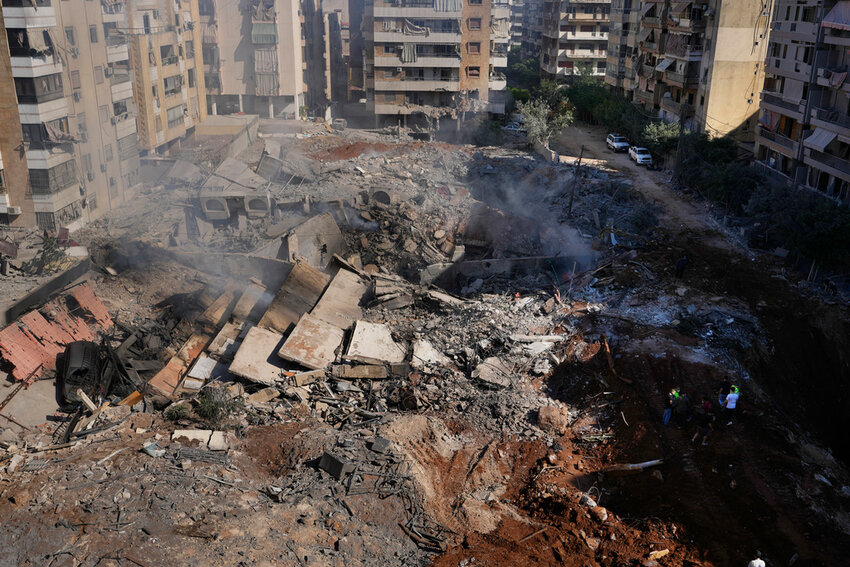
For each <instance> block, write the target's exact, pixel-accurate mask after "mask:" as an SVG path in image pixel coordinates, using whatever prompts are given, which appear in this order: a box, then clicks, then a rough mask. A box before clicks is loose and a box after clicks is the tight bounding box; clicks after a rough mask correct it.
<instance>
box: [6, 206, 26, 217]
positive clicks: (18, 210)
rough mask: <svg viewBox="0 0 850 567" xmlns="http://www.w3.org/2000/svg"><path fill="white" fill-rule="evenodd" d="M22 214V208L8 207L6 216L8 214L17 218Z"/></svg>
mask: <svg viewBox="0 0 850 567" xmlns="http://www.w3.org/2000/svg"><path fill="white" fill-rule="evenodd" d="M22 212H23V211H21V208H20V207H6V214H8V215H15V216H17V215H19V214H21V213H22Z"/></svg>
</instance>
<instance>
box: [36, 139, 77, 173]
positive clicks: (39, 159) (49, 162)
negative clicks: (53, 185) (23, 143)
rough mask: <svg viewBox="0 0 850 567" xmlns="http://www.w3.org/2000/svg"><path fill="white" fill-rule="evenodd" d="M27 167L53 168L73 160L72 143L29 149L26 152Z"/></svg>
mask: <svg viewBox="0 0 850 567" xmlns="http://www.w3.org/2000/svg"><path fill="white" fill-rule="evenodd" d="M26 156H27V167H29V168H30V169H51V168H54V167H58V166H60V165H62V164H63V163H67V162H69V161H73V159H74V148H73V147H72V146H71V143H70V142H69V143H67V144H54V145H53V146H51V147H50V148H42V149H32V148H31V149H29V150H27V152H26Z"/></svg>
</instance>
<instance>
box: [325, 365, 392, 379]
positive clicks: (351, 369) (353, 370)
mask: <svg viewBox="0 0 850 567" xmlns="http://www.w3.org/2000/svg"><path fill="white" fill-rule="evenodd" d="M333 375H334V376H336V377H338V378H361V379H371V380H381V379H384V378H386V377H387V376H388V375H389V374H388V372H387V369H386V367H385V366H375V365H371V364H363V365H359V366H352V365H350V364H338V365H336V366H334V368H333Z"/></svg>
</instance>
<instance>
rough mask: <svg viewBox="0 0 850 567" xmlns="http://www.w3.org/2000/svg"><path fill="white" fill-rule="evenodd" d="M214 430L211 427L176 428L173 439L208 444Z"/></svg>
mask: <svg viewBox="0 0 850 567" xmlns="http://www.w3.org/2000/svg"><path fill="white" fill-rule="evenodd" d="M212 434H213V432H212V430H211V429H176V430H175V431H174V433H173V434H172V435H171V440H172V441H189V442H192V441H199V442H200V443H201V445H204V446H206V445H207V443H209V442H210V437H211V436H212Z"/></svg>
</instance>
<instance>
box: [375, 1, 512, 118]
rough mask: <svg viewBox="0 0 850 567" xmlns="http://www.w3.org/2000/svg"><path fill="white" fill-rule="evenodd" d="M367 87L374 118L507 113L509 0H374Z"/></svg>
mask: <svg viewBox="0 0 850 567" xmlns="http://www.w3.org/2000/svg"><path fill="white" fill-rule="evenodd" d="M363 30H364V32H363V33H364V41H365V51H366V53H365V56H364V68H365V77H366V78H365V83H366V84H365V90H366V93H367V98H369V99H370V101H369V104H371V105H372V107H373V109H374V113H375V116H376V120H377V121H378V122H379V123H380V122H388V121H393V122H395V121H398V120H401V119H403V117H407V116H409V115H423V114H425V115H431V116H437V115H440V114H442V113H444V112H445V111H446V110H447V109H455V110H456V111H458V112H459V113H472V112H492V113H498V114H501V113H504V106H505V98H504V92H505V87H506V81H505V76H504V70H505V68H506V67H507V49H508V43H509V42H510V6H509V4H508V2H507V0H374V1H373V2H372V3H371V4H367V5H366V8H365V13H364V19H363Z"/></svg>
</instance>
